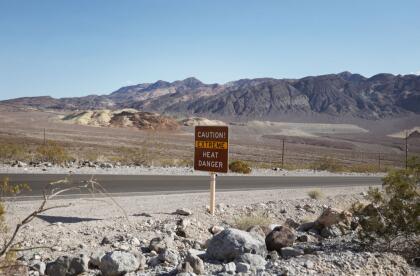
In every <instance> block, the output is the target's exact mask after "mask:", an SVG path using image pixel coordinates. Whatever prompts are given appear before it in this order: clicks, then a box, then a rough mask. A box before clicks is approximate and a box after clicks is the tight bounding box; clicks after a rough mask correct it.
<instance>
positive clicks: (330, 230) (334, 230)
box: [320, 225, 342, 238]
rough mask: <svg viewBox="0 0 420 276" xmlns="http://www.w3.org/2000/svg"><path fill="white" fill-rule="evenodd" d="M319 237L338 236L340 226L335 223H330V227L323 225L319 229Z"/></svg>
mask: <svg viewBox="0 0 420 276" xmlns="http://www.w3.org/2000/svg"><path fill="white" fill-rule="evenodd" d="M320 234H321V237H323V238H331V237H339V236H341V235H342V232H341V230H340V228H338V227H337V226H336V225H332V226H330V227H325V228H323V229H322V230H321V233H320Z"/></svg>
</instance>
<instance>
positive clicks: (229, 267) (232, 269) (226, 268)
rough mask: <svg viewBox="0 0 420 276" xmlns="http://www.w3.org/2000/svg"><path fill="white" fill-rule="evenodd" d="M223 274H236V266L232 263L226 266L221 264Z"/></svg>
mask: <svg viewBox="0 0 420 276" xmlns="http://www.w3.org/2000/svg"><path fill="white" fill-rule="evenodd" d="M222 270H223V272H227V273H232V274H233V273H235V272H236V264H235V263H234V262H230V263H227V264H223V269H222Z"/></svg>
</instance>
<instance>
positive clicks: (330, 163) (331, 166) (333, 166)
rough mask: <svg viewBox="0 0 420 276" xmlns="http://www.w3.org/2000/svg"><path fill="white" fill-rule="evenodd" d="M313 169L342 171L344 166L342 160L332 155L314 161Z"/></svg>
mask: <svg viewBox="0 0 420 276" xmlns="http://www.w3.org/2000/svg"><path fill="white" fill-rule="evenodd" d="M311 169H314V170H318V171H330V172H342V171H344V166H343V164H341V162H340V161H338V160H337V159H334V158H331V157H322V158H320V159H318V161H316V162H314V163H312V165H311Z"/></svg>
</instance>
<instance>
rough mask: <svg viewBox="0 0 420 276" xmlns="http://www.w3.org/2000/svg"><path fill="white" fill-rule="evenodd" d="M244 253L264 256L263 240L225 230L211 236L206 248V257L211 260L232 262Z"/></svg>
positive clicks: (242, 232) (243, 233)
mask: <svg viewBox="0 0 420 276" xmlns="http://www.w3.org/2000/svg"><path fill="white" fill-rule="evenodd" d="M244 253H254V254H259V255H263V256H264V255H265V254H266V253H267V250H266V248H265V243H264V239H262V238H261V237H260V236H258V235H252V234H250V233H248V232H245V231H242V230H238V229H233V228H229V229H225V230H223V231H221V232H220V233H218V234H216V235H214V236H213V238H212V239H211V240H210V241H209V243H208V247H207V257H208V258H209V259H213V260H219V261H226V262H230V261H233V260H234V259H235V258H236V257H238V256H240V255H242V254H244Z"/></svg>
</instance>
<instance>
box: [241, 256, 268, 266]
mask: <svg viewBox="0 0 420 276" xmlns="http://www.w3.org/2000/svg"><path fill="white" fill-rule="evenodd" d="M235 263H246V264H249V265H250V266H251V267H255V268H261V267H265V265H266V264H267V261H266V260H265V259H264V258H263V257H261V256H260V255H256V254H251V253H245V254H243V255H241V256H238V257H237V258H236V259H235Z"/></svg>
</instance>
